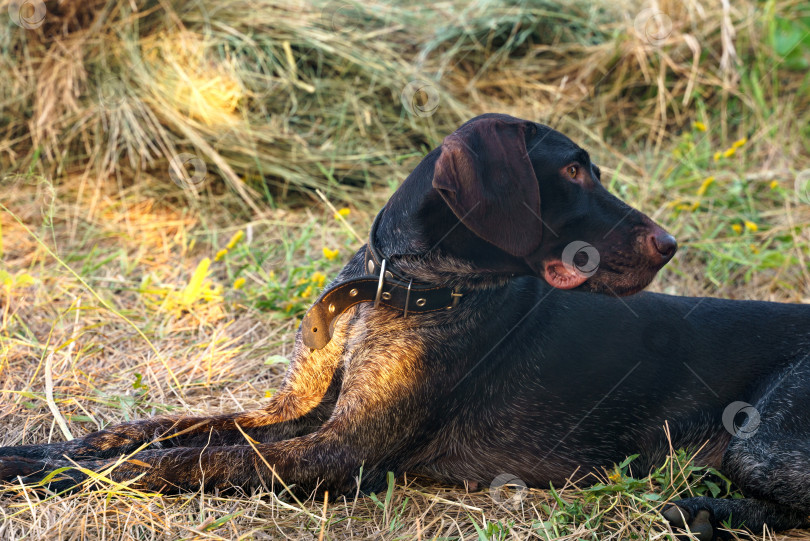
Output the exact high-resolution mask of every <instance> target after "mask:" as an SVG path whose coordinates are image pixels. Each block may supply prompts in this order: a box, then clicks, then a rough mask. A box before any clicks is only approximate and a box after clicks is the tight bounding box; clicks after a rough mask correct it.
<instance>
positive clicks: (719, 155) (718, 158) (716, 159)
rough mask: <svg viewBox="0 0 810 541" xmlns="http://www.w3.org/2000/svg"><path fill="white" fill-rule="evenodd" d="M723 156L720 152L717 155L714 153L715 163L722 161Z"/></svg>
mask: <svg viewBox="0 0 810 541" xmlns="http://www.w3.org/2000/svg"><path fill="white" fill-rule="evenodd" d="M722 155H723V153H722V152H720V151H719V150H718V151H717V152H715V153H714V161H719V160H720V157H721V156H722Z"/></svg>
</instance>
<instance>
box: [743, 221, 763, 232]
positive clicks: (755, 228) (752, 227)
mask: <svg viewBox="0 0 810 541" xmlns="http://www.w3.org/2000/svg"><path fill="white" fill-rule="evenodd" d="M743 223H745V228H746V229H747V230H748V231H754V232H756V231H759V226H758V225H757V224H755V223H754V222H752V221H750V220H745V221H744V222H743Z"/></svg>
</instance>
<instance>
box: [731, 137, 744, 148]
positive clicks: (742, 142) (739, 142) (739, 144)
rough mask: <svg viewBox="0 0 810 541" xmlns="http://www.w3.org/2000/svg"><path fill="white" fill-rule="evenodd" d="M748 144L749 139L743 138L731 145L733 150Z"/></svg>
mask: <svg viewBox="0 0 810 541" xmlns="http://www.w3.org/2000/svg"><path fill="white" fill-rule="evenodd" d="M747 142H748V137H743V138H742V139H737V140H736V141H734V142H733V143H731V148H740V147H741V146H743V145H744V144H745V143H747Z"/></svg>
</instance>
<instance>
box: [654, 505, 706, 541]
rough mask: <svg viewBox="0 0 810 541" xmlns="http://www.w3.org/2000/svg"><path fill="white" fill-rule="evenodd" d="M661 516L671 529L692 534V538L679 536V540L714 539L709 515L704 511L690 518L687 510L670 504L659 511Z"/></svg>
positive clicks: (704, 540) (690, 515)
mask: <svg viewBox="0 0 810 541" xmlns="http://www.w3.org/2000/svg"><path fill="white" fill-rule="evenodd" d="M661 515H662V516H663V517H664V518H665V519H666V520H667V522H669V524H670V526H672V528H673V529H679V530H688V531H689V532H691V533H692V537H689V538H687V537H685V536H679V538H681V539H697V540H698V541H712V540H713V539H714V527H712V523H711V515H710V514H709V512H708V511H707V510H705V509H701V510H700V511H698V512H697V514H696V515H695V516H694V517H692V513H690V512H689V510H687V509H685V508H683V507H680V506H678V505H675V504H670V505H668V506H667V507H665V508H664V509H663V510H662V511H661Z"/></svg>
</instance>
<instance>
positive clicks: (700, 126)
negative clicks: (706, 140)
mask: <svg viewBox="0 0 810 541" xmlns="http://www.w3.org/2000/svg"><path fill="white" fill-rule="evenodd" d="M692 126H694V128H695V129H696V130H697V131H706V124H704V123H703V122H700V121H697V120H696V121H695V122H692Z"/></svg>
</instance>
